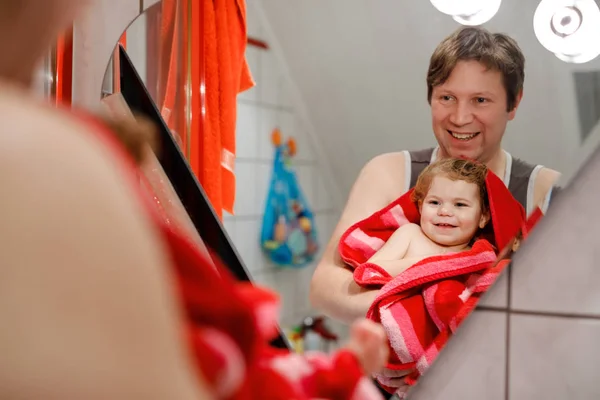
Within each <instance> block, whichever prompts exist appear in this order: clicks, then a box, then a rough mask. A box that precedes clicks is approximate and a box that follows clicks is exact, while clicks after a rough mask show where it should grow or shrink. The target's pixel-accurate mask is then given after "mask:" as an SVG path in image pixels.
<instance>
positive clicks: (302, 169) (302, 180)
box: [295, 165, 315, 212]
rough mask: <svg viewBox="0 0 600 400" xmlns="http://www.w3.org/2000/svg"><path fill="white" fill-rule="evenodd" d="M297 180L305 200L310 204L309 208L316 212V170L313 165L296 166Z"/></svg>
mask: <svg viewBox="0 0 600 400" xmlns="http://www.w3.org/2000/svg"><path fill="white" fill-rule="evenodd" d="M295 171H296V179H297V181H298V184H299V185H300V190H301V191H302V193H303V195H304V198H305V199H306V201H307V202H308V205H309V207H310V208H311V209H312V211H313V212H314V208H315V206H314V204H315V194H314V185H313V177H314V168H313V167H312V166H311V165H296V166H295Z"/></svg>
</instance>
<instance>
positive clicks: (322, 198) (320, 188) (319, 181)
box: [315, 172, 333, 210]
mask: <svg viewBox="0 0 600 400" xmlns="http://www.w3.org/2000/svg"><path fill="white" fill-rule="evenodd" d="M315 187H316V189H315V190H316V202H315V208H316V209H317V210H329V209H331V208H332V207H333V204H332V201H331V195H330V194H329V190H328V189H327V185H326V184H325V177H324V176H323V174H321V173H319V172H317V174H316V175H315Z"/></svg>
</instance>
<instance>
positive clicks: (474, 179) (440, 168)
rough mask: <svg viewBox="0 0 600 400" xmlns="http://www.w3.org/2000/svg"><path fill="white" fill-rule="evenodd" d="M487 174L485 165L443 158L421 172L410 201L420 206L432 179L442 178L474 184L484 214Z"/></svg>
mask: <svg viewBox="0 0 600 400" xmlns="http://www.w3.org/2000/svg"><path fill="white" fill-rule="evenodd" d="M487 173H488V168H487V167H486V166H485V164H481V163H478V162H475V161H470V160H465V159H462V158H443V159H441V160H438V161H436V162H433V163H431V164H429V165H428V166H427V167H426V168H425V169H424V170H423V172H421V174H420V175H419V178H418V179H417V183H416V185H415V189H414V191H413V193H412V195H411V200H412V201H414V202H415V203H416V204H417V205H419V206H420V205H421V204H422V203H423V200H425V197H426V196H427V193H428V192H429V189H430V188H431V183H432V182H433V178H435V177H436V176H442V177H444V178H448V179H451V180H453V181H465V182H469V183H474V184H476V185H477V187H478V188H479V200H480V203H481V211H482V212H484V213H485V212H487V211H488V210H489V200H488V195H487V187H486V185H485V178H486V177H487Z"/></svg>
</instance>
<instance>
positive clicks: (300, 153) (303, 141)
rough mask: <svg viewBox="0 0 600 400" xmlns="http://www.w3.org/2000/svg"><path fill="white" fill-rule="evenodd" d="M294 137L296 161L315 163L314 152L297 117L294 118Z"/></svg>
mask: <svg viewBox="0 0 600 400" xmlns="http://www.w3.org/2000/svg"><path fill="white" fill-rule="evenodd" d="M294 137H295V138H296V150H297V151H296V157H295V159H296V160H298V161H310V162H315V160H316V157H315V151H314V149H313V146H312V144H311V142H310V140H309V137H308V135H307V133H306V129H305V128H304V126H303V124H302V120H301V119H300V118H298V117H295V118H294Z"/></svg>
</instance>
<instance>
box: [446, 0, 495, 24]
mask: <svg viewBox="0 0 600 400" xmlns="http://www.w3.org/2000/svg"><path fill="white" fill-rule="evenodd" d="M479 3H480V4H483V8H481V9H480V10H479V11H478V12H476V13H474V14H455V15H453V16H452V18H453V19H454V20H455V21H456V22H458V23H459V24H462V25H470V26H476V25H482V24H485V23H486V22H488V21H489V20H491V19H492V18H494V16H495V15H496V14H497V13H498V10H499V9H500V5H501V4H502V0H487V1H480V2H479Z"/></svg>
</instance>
